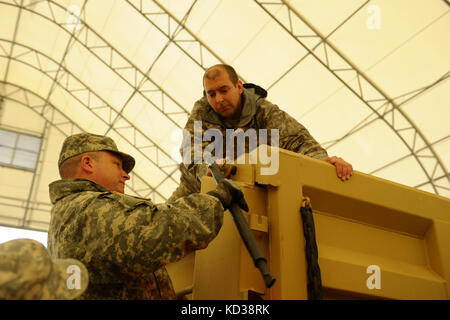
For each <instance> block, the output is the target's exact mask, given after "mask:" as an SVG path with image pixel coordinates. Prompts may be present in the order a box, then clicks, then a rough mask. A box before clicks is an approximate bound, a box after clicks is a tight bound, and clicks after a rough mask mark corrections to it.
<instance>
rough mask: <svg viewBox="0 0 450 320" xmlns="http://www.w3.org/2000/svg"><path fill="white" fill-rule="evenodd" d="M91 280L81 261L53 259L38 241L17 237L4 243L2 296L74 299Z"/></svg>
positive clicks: (0, 274)
mask: <svg viewBox="0 0 450 320" xmlns="http://www.w3.org/2000/svg"><path fill="white" fill-rule="evenodd" d="M88 282H89V278H88V272H87V270H86V267H85V266H84V265H83V264H82V263H81V262H80V261H78V260H75V259H61V260H54V261H53V260H52V259H51V257H50V254H49V253H48V251H47V249H46V248H45V247H44V246H43V245H42V243H40V242H38V241H35V240H31V239H15V240H11V241H7V242H4V243H1V244H0V299H8V300H49V299H52V300H53V299H57V300H70V299H74V298H77V297H78V296H80V295H81V294H82V293H83V292H84V291H85V290H86V288H87V285H88Z"/></svg>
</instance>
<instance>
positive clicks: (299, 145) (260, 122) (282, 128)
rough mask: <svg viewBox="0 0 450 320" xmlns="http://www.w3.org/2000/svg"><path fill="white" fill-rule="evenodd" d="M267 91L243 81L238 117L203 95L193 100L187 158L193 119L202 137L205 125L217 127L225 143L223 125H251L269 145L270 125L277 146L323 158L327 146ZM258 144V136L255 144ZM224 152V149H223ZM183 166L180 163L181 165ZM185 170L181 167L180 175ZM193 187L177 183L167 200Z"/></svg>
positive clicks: (200, 168)
mask: <svg viewBox="0 0 450 320" xmlns="http://www.w3.org/2000/svg"><path fill="white" fill-rule="evenodd" d="M266 96H267V92H266V90H264V89H263V88H261V87H259V86H257V85H254V84H244V91H243V93H242V98H243V100H242V101H243V102H242V103H243V107H242V114H241V117H240V119H239V120H237V121H227V120H226V119H224V118H222V117H220V115H218V114H217V113H216V112H215V111H214V110H213V109H212V108H211V106H210V105H209V103H208V100H207V99H206V97H205V96H204V97H202V98H201V99H200V100H198V101H197V102H195V104H194V108H193V109H192V112H191V115H190V116H189V119H188V121H187V123H186V125H185V128H184V129H185V130H187V131H188V132H189V134H190V138H191V139H190V152H191V155H190V159H192V160H194V159H195V155H194V145H195V144H194V122H195V121H201V124H202V137H203V136H204V134H205V131H206V130H208V129H217V130H219V131H220V132H221V133H222V137H223V138H224V141H223V142H222V143H221V144H222V146H226V141H225V138H226V129H238V128H241V129H242V130H243V131H244V132H245V131H246V130H248V129H250V128H253V129H255V130H256V131H258V129H267V134H268V137H267V145H271V136H270V129H278V130H279V147H280V148H282V149H286V150H289V151H293V152H297V153H300V154H303V155H306V156H310V157H312V158H316V159H322V158H325V157H327V156H328V154H327V152H326V150H325V149H324V148H322V147H321V146H320V144H319V143H318V142H317V141H316V140H315V139H314V138H313V137H312V136H311V134H310V133H309V131H308V130H307V129H306V128H305V127H304V126H303V125H301V124H300V123H299V122H298V121H297V120H295V119H294V118H293V117H291V116H290V115H289V114H287V113H286V112H284V111H283V110H281V109H280V108H278V106H277V105H275V104H272V103H271V102H269V101H268V100H266V99H265V98H266ZM186 142H187V141H186V140H185V141H184V145H183V146H182V148H181V150H180V151H181V154H182V156H184V154H183V151H186V150H187V149H189V148H186V146H185V143H186ZM209 144H211V142H210V141H203V142H202V151H203V150H204V149H205V147H207V146H208V145H209ZM245 144H246V145H245V152H249V151H251V150H249V144H248V139H246V140H245ZM259 144H260V139H259V137H258V142H257V146H258V145H259ZM236 153H237V148H236V149H235V150H234V159H236V158H237V156H238V155H237V154H236ZM223 154H224V155H225V154H226V152H225V151H224V152H223ZM186 165H187V169H188V170H189V172H190V173H192V174H193V175H195V176H196V177H198V178H201V176H203V175H204V174H205V172H206V166H205V165H204V164H195V165H193V164H191V165H189V164H186ZM181 167H183V164H182V165H181ZM183 174H184V172H183V171H182V175H183ZM189 189H192V188H190V187H189V186H187V185H186V184H184V183H183V177H182V181H181V183H180V186H179V187H178V188H177V190H176V191H175V192H174V194H173V195H172V196H171V198H170V199H169V201H172V200H174V199H178V198H179V197H182V196H185V195H187V194H190V192H191V191H190V190H189Z"/></svg>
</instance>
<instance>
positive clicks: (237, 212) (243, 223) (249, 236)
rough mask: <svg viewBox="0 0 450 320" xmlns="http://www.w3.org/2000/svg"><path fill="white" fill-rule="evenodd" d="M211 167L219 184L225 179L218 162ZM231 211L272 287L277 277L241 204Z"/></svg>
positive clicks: (246, 245)
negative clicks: (268, 264) (271, 271)
mask: <svg viewBox="0 0 450 320" xmlns="http://www.w3.org/2000/svg"><path fill="white" fill-rule="evenodd" d="M209 169H210V170H211V173H212V175H213V177H214V180H215V181H216V183H217V184H219V183H221V182H222V181H223V180H224V179H225V178H224V177H223V174H222V171H220V169H219V166H218V165H217V163H215V162H214V163H212V164H210V165H209ZM230 212H231V215H232V216H233V220H234V223H235V224H236V227H237V229H238V231H239V234H240V235H241V238H242V240H243V241H244V244H245V247H246V248H247V251H248V252H249V254H250V256H251V257H252V260H253V263H254V264H255V267H257V268H258V269H259V271H260V272H261V275H262V277H263V279H264V283H265V284H266V288H270V287H272V285H273V284H274V283H275V280H276V279H275V278H274V277H273V276H272V275H271V274H270V271H269V268H268V267H267V259H266V257H264V254H263V253H262V251H261V248H260V247H259V246H258V243H257V242H256V239H255V237H254V235H253V232H252V231H251V230H250V227H249V226H248V223H247V219H245V217H244V215H243V214H242V212H241V209H240V207H239V205H238V204H237V203H235V202H234V203H233V204H232V205H231V208H230Z"/></svg>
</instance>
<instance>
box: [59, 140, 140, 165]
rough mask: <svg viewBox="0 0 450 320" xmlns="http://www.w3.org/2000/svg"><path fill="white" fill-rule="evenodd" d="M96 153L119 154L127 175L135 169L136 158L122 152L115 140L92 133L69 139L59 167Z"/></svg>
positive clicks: (60, 155)
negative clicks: (79, 156)
mask: <svg viewBox="0 0 450 320" xmlns="http://www.w3.org/2000/svg"><path fill="white" fill-rule="evenodd" d="M95 151H110V152H113V153H115V154H117V155H118V156H119V157H120V158H121V159H122V167H123V170H125V172H126V173H129V172H131V170H133V168H134V165H135V160H134V158H133V157H132V156H130V155H128V154H126V153H123V152H120V151H119V149H117V145H116V143H115V142H114V140H113V139H111V138H109V137H106V136H100V135H96V134H92V133H80V134H75V135H72V136H70V137H67V138H66V140H64V144H63V146H62V149H61V153H60V154H59V161H58V167H61V164H62V163H63V162H64V161H66V160H67V159H69V158H72V157H74V156H77V155H79V154H83V153H86V152H95Z"/></svg>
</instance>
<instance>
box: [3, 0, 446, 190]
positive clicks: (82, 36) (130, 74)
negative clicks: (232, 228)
mask: <svg viewBox="0 0 450 320" xmlns="http://www.w3.org/2000/svg"><path fill="white" fill-rule="evenodd" d="M254 1H255V2H256V3H257V4H259V5H260V6H261V7H262V8H263V9H264V10H265V11H266V12H267V13H268V14H270V10H269V9H267V10H266V9H265V8H264V7H268V6H270V5H277V6H284V7H286V8H287V9H288V13H289V16H290V17H293V18H295V17H296V15H297V14H298V13H297V12H296V11H295V9H293V8H291V7H290V6H289V4H287V3H286V1H280V0H275V1H270V2H269V1H257V0H254ZM14 2H15V3H16V4H15V5H14V4H12V3H11V2H7V3H5V2H3V1H0V4H7V5H12V6H16V7H18V8H19V9H20V11H19V16H18V22H19V19H20V12H21V10H27V11H30V12H32V13H34V14H37V15H39V16H41V17H42V18H45V19H47V20H49V21H51V22H53V23H55V24H57V25H58V26H59V27H61V29H63V30H65V31H67V30H66V29H65V28H64V22H61V21H58V20H57V18H55V15H53V14H52V13H53V11H52V10H64V11H66V8H65V7H63V6H62V5H60V4H59V3H56V2H55V1H51V0H48V1H46V4H47V5H48V7H49V10H50V13H51V14H47V15H45V14H42V13H40V12H37V11H35V10H33V9H32V7H34V4H33V5H32V4H30V5H28V6H24V1H21V2H20V4H18V3H17V2H18V1H14ZM137 2H139V3H140V6H137V5H135V4H133V3H132V2H130V1H129V0H127V3H128V4H129V5H130V6H131V7H133V8H134V9H136V10H137V11H138V12H139V13H141V14H142V16H144V17H145V18H146V19H147V20H148V21H149V23H151V24H152V25H153V26H154V27H155V28H156V29H157V30H159V31H160V32H161V33H162V34H164V35H165V36H166V37H167V39H168V40H167V44H166V46H165V47H164V48H167V45H168V44H170V43H173V44H174V45H175V46H177V48H178V49H179V50H181V51H182V52H183V53H184V54H186V55H187V56H188V57H189V58H190V59H191V60H192V61H194V63H196V64H197V65H198V66H200V67H201V68H203V69H206V67H207V63H208V61H216V60H217V61H219V62H221V63H224V61H222V59H221V58H220V57H219V56H218V55H217V54H215V53H214V52H213V51H212V50H211V49H210V48H208V46H206V45H205V44H204V43H203V42H202V41H201V40H199V39H198V38H197V37H196V36H195V35H194V34H193V33H192V32H191V31H190V30H189V29H188V28H187V27H186V26H185V24H184V23H185V19H183V20H182V21H179V20H178V19H177V18H176V17H175V16H174V15H172V14H171V13H170V11H169V10H167V9H166V8H165V7H164V6H163V5H162V4H161V3H160V2H159V1H157V0H149V2H151V3H153V4H154V7H156V8H157V9H155V10H150V11H147V10H145V9H144V8H143V6H142V1H135V2H134V3H137ZM195 2H196V0H193V4H195ZM85 3H86V1H85V2H84V4H85ZM366 3H367V2H366ZM158 8H159V9H158ZM191 8H192V6H191ZM188 13H189V12H188ZM291 13H293V14H292V15H291ZM160 15H166V17H167V28H165V27H164V26H162V25H161V24H158V22H157V20H156V19H153V18H155V17H157V16H160ZM185 18H186V17H185ZM272 18H273V19H274V20H275V21H277V22H278V23H279V24H280V25H281V26H282V27H284V28H285V29H286V31H288V32H290V34H291V35H292V36H294V38H296V39H297V40H299V39H298V38H301V36H297V35H295V34H294V30H293V28H292V25H291V26H290V27H291V28H290V29H289V27H286V26H288V25H289V24H288V23H285V24H284V25H283V23H282V22H280V21H278V19H277V18H276V17H274V16H272ZM297 18H298V19H300V20H301V17H299V16H297ZM80 22H81V26H82V30H81V31H80V32H78V36H74V40H75V41H77V42H78V43H80V44H81V45H82V46H83V47H84V48H85V49H86V50H88V51H89V52H90V53H91V54H93V55H94V56H95V57H96V58H98V59H99V60H100V61H101V62H102V63H104V64H105V65H106V66H108V67H109V68H110V69H111V70H113V71H114V72H115V73H116V74H117V76H118V77H119V78H120V79H122V80H123V81H124V82H125V83H127V84H128V85H130V87H131V88H132V94H131V96H130V97H129V98H128V99H127V100H126V101H127V102H126V103H125V104H124V105H123V106H121V108H120V110H119V109H114V108H113V107H112V106H110V105H108V104H106V105H105V104H104V103H103V101H102V103H101V104H99V105H95V104H94V103H92V102H91V100H90V98H91V97H94V96H96V97H98V95H94V94H95V93H94V92H93V91H92V90H90V89H88V90H85V89H81V90H80V89H79V88H78V89H76V88H73V87H71V93H72V95H73V96H74V95H77V96H78V98H79V99H77V100H78V101H80V99H81V100H83V96H84V95H85V94H87V104H88V105H89V107H90V110H91V111H92V112H94V113H96V114H98V115H100V114H104V113H105V112H106V113H109V121H108V122H109V130H114V129H115V130H116V131H121V132H122V133H123V135H125V136H127V137H129V139H128V141H133V138H134V143H135V144H134V145H135V146H136V145H138V144H136V136H139V137H140V138H141V136H140V134H141V132H139V130H137V131H136V129H137V128H134V126H133V125H132V124H131V122H129V121H127V119H125V122H124V121H122V120H123V119H124V117H123V114H122V112H123V110H124V109H125V107H126V106H127V103H128V101H129V100H130V99H131V98H132V97H133V95H135V94H140V95H141V96H142V97H143V98H144V99H145V100H146V101H148V102H149V106H150V107H153V108H154V109H156V110H158V111H159V112H161V113H162V114H163V115H164V116H165V117H166V118H167V119H168V120H169V121H171V122H172V123H173V124H174V125H175V126H177V127H179V128H181V126H180V123H179V121H177V118H176V117H175V116H176V115H179V114H184V115H187V114H188V112H187V110H186V109H184V108H183V107H182V106H181V105H180V104H179V103H178V102H177V101H176V100H175V99H173V98H172V97H171V96H170V95H169V94H168V93H167V92H166V91H165V90H164V89H163V88H161V87H160V86H158V84H156V83H155V82H153V81H152V79H151V78H150V77H149V75H148V74H149V71H150V70H148V71H147V72H144V71H143V70H140V69H139V68H138V67H137V66H136V65H134V64H133V63H132V62H131V61H130V60H129V59H127V58H126V57H125V55H123V54H122V53H121V52H119V51H118V50H117V49H115V48H114V46H112V45H111V44H110V43H108V42H107V41H106V40H105V39H103V38H102V37H101V36H100V35H99V34H98V33H96V32H95V31H94V30H93V29H92V28H90V27H89V25H87V24H86V21H83V20H82V19H80ZM344 23H345V21H344ZM341 25H342V24H341ZM17 26H18V23H17V24H16V32H15V33H14V41H15V35H16V33H17ZM171 26H175V29H172V30H175V32H171ZM310 29H311V30H314V28H312V26H311V28H310ZM180 30H181V31H182V32H179V31H180ZM307 36H310V35H307ZM316 38H318V39H319V38H321V37H320V34H318V33H317V32H316ZM92 39H95V41H94V42H96V45H92V44H91V42H92V41H91V40H92ZM321 39H322V41H320V43H319V44H321V46H319V49H323V51H324V55H325V58H324V59H322V60H323V61H326V63H325V64H324V63H323V62H322V61H321V60H320V58H318V57H317V56H316V55H315V54H314V53H313V52H314V50H315V49H316V47H315V48H314V49H312V50H311V51H310V53H312V55H313V56H314V57H316V58H317V59H318V60H319V61H320V62H322V64H324V65H326V66H328V69H329V70H330V72H332V73H333V74H334V75H335V76H336V75H337V73H340V72H342V73H343V72H348V71H354V72H355V73H356V76H357V80H358V88H357V89H355V88H352V87H351V85H350V84H346V83H345V82H344V85H346V87H347V88H349V89H350V90H351V91H352V92H353V93H354V94H356V95H357V96H358V97H359V98H360V99H362V100H363V101H364V102H365V103H366V105H368V107H372V108H371V109H372V111H373V114H372V115H373V116H376V120H378V119H382V120H383V121H384V122H385V123H386V124H387V125H388V126H390V127H391V128H392V129H393V130H394V131H395V133H396V134H397V136H398V137H399V138H400V139H401V140H402V141H403V143H405V144H406V145H407V146H408V148H409V150H410V151H411V155H413V156H414V157H415V158H416V160H417V161H418V163H419V165H420V166H421V168H422V170H423V171H424V172H425V174H426V176H427V178H428V180H429V181H428V182H426V183H431V185H432V186H433V188H434V190H435V192H436V193H438V192H437V189H436V186H435V184H434V181H436V180H439V179H440V178H442V176H441V177H437V178H436V177H435V175H434V173H435V172H436V168H437V167H440V168H441V169H443V171H444V172H447V171H446V169H445V167H444V166H443V164H442V162H441V161H440V160H439V158H438V157H437V155H436V154H435V153H434V150H433V149H432V144H430V143H428V142H427V141H426V140H425V139H424V138H423V134H421V132H420V131H419V130H418V129H417V128H416V126H415V125H414V124H413V123H412V122H411V121H409V119H408V118H407V117H406V115H403V114H402V111H401V110H400V109H399V108H398V106H399V105H396V104H395V103H394V101H395V99H389V97H387V96H386V95H384V96H383V94H381V95H380V99H375V100H367V99H365V100H364V95H363V93H364V90H363V87H364V85H365V86H368V87H371V88H372V89H373V88H376V87H374V86H371V85H372V84H371V83H370V82H369V83H367V79H366V78H365V76H364V74H362V73H361V72H359V71H358V69H357V68H356V67H354V66H353V65H352V64H351V63H349V65H350V68H347V69H345V70H337V69H333V68H332V67H331V62H330V61H328V55H327V50H333V49H334V48H333V47H332V46H331V45H330V44H329V43H328V42H327V41H326V38H323V37H322V38H321ZM69 44H70V41H69V43H68V47H69ZM184 44H189V45H191V44H195V46H194V47H195V48H197V49H198V50H197V51H195V50H190V49H188V48H186V46H184ZM300 44H301V45H303V46H305V45H304V44H302V43H301V42H300ZM305 48H306V46H305ZM306 49H307V50H308V48H306ZM163 51H164V49H163ZM308 51H309V50H308ZM12 52H13V46H11V53H12ZM102 53H103V54H102ZM335 53H336V51H335ZM10 56H11V54H10ZM338 56H339V54H338ZM115 57H119V58H120V60H121V61H122V63H121V64H120V65H117V64H115V62H114V61H115V59H114V58H115ZM341 58H343V59H344V61H345V57H343V56H341ZM63 64H64V58H63V59H62V63H61V64H60V65H61V70H63ZM58 74H61V75H62V76H61V79H62V78H64V77H66V79H62V80H61V79H57V78H58ZM5 79H6V78H5ZM54 79H55V81H59V83H61V82H63V81H64V80H66V81H67V85H66V87H67V88H69V85H70V81H69V79H75V77H73V75H70V74H67V73H66V72H65V71H63V72H62V73H58V72H56V74H55V77H54ZM338 79H340V78H339V77H338ZM340 80H341V79H340ZM341 81H342V80H341ZM146 84H148V86H150V87H152V89H150V90H148V89H144V87H145V85H146ZM150 93H151V94H150ZM153 93H157V94H158V95H159V97H160V98H159V99H155V98H154V97H155V94H153ZM166 100H172V101H173V103H175V104H176V105H177V107H179V111H178V112H166V111H165V110H164V109H165V107H164V106H165V104H164V102H165V101H166ZM97 101H99V100H98V99H97ZM100 101H101V99H100ZM378 103H382V105H381V107H378V110H375V107H373V106H371V104H378ZM83 105H86V103H85V104H83ZM383 108H384V109H383ZM93 110H96V111H93ZM116 110H118V111H119V112H117V111H116ZM399 118H401V119H403V120H407V122H408V123H409V124H410V126H407V127H406V128H400V127H399V126H398V122H397V126H396V123H395V122H396V121H395V119H399ZM372 121H374V120H372ZM403 122H404V121H403ZM365 125H367V123H366V124H365ZM358 129H360V128H358ZM411 132H412V134H413V138H412V143H410V142H411V141H410V140H411V139H409V138H407V137H406V136H408V135H409V133H411ZM350 133H354V132H353V131H351V132H350ZM345 137H347V135H346V136H344V137H342V138H341V139H338V140H336V141H340V140H342V139H344V138H345ZM147 138H148V137H145V136H144V139H147ZM408 139H409V140H408ZM419 140H420V141H421V142H424V143H425V145H426V147H425V148H420V143H417V145H416V142H418V141H419ZM140 141H142V139H141V140H140ZM146 141H149V140H146ZM130 143H132V142H130ZM149 145H150V144H148V145H147V144H145V145H140V146H139V148H140V149H142V150H145V149H148V148H151V147H152V146H149ZM137 148H138V147H137ZM156 150H157V153H156V154H157V155H158V153H159V152H160V153H161V154H162V155H163V157H164V158H165V159H166V160H167V158H169V159H170V158H171V157H170V155H168V154H167V152H165V151H164V150H163V149H162V148H159V147H158V146H156ZM423 151H425V152H423ZM426 151H431V152H432V154H433V155H434V159H436V165H435V166H434V168H433V170H432V171H433V172H431V174H428V173H429V172H430V171H429V170H428V172H427V170H426V167H425V166H424V165H422V162H421V161H420V160H421V159H422V158H425V157H428V155H422V154H420V153H422V152H423V153H426ZM408 156H409V155H408ZM154 160H155V161H156V163H159V159H158V156H156V159H154ZM397 161H399V160H397ZM391 164H392V163H391ZM157 167H163V166H160V165H157ZM173 167H174V170H173V171H172V172H170V173H168V174H166V172H165V171H163V172H164V174H166V177H165V178H164V180H162V181H161V182H160V184H162V183H164V182H165V181H166V180H167V179H172V180H173V178H172V174H173V173H174V172H175V171H176V170H177V169H176V168H175V164H173ZM377 170H380V169H376V170H375V171H377ZM444 177H445V176H444ZM447 179H448V180H449V177H448V176H447ZM449 181H450V180H449ZM175 183H177V184H178V182H177V181H175ZM156 188H157V187H156Z"/></svg>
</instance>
